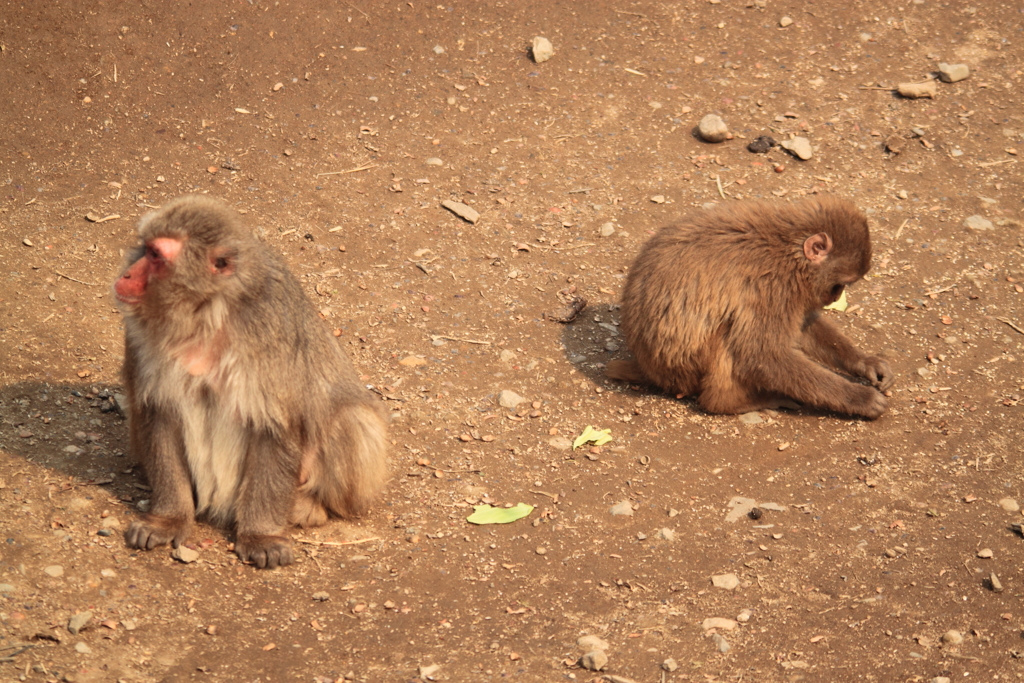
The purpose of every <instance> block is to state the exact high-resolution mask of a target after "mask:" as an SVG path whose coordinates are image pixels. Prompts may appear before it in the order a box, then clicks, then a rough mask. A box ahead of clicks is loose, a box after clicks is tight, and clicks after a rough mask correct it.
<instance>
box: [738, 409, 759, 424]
mask: <svg viewBox="0 0 1024 683" xmlns="http://www.w3.org/2000/svg"><path fill="white" fill-rule="evenodd" d="M739 420H740V422H742V423H743V424H745V425H757V424H761V423H762V422H764V418H763V417H761V413H759V412H757V411H752V412H749V413H743V414H742V415H740V418H739Z"/></svg>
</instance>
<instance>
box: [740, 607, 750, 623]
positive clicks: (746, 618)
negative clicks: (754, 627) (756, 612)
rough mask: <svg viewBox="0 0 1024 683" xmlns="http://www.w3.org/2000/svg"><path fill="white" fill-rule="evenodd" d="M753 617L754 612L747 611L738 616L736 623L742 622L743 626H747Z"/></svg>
mask: <svg viewBox="0 0 1024 683" xmlns="http://www.w3.org/2000/svg"><path fill="white" fill-rule="evenodd" d="M751 616H753V612H751V611H750V610H748V609H745V610H743V611H742V612H740V613H739V614H737V615H736V621H738V622H740V623H741V624H745V623H747V622H748V621H750V617H751Z"/></svg>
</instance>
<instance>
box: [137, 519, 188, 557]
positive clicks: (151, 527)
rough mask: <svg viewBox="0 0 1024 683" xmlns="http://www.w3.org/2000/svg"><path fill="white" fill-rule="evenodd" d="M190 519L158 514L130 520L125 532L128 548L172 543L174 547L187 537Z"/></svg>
mask: <svg viewBox="0 0 1024 683" xmlns="http://www.w3.org/2000/svg"><path fill="white" fill-rule="evenodd" d="M191 530H192V521H191V520H188V519H177V518H174V517H161V516H159V515H143V516H142V518H141V519H137V520H135V521H134V522H132V525H131V526H130V527H128V533H126V534H125V542H127V544H128V547H129V548H141V549H143V550H152V549H153V548H155V547H157V546H158V545H164V544H165V543H170V544H172V545H173V546H174V547H175V548H177V547H178V546H179V545H181V544H182V543H184V542H185V541H186V540H187V539H188V535H189V532H190V531H191Z"/></svg>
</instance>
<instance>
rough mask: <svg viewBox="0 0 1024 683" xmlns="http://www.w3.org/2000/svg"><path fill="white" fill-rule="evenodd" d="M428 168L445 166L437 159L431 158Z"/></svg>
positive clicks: (428, 161)
mask: <svg viewBox="0 0 1024 683" xmlns="http://www.w3.org/2000/svg"><path fill="white" fill-rule="evenodd" d="M426 164H427V166H444V162H443V161H441V160H440V159H438V158H437V157H430V158H429V159H427V161H426Z"/></svg>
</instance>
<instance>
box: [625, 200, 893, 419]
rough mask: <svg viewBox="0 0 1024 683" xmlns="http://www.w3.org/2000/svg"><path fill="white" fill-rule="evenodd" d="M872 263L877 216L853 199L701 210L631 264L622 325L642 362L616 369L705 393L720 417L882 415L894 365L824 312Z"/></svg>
mask: <svg viewBox="0 0 1024 683" xmlns="http://www.w3.org/2000/svg"><path fill="white" fill-rule="evenodd" d="M870 267H871V237H870V235H869V232H868V223H867V218H866V217H865V216H864V214H863V213H861V212H860V211H859V210H858V209H857V208H856V207H855V206H854V205H853V204H851V203H850V202H849V201H846V200H843V199H838V198H834V197H828V196H822V197H816V198H811V199H806V200H803V201H801V202H797V203H794V204H781V203H767V202H761V201H745V202H733V203H729V204H725V205H722V206H719V207H716V208H713V209H711V210H708V211H704V212H700V213H696V214H693V215H692V216H689V217H687V218H686V219H684V220H683V221H682V222H681V223H678V224H676V225H672V226H669V227H665V228H662V229H661V230H660V231H659V232H658V233H657V234H656V235H655V236H654V237H652V238H651V239H650V240H649V241H648V242H647V243H646V244H645V245H644V246H643V248H642V249H641V250H640V254H639V255H638V256H637V258H636V261H635V262H634V263H633V265H632V267H631V268H630V270H629V274H628V277H627V279H626V286H625V289H624V291H623V295H622V318H621V329H622V331H623V334H624V336H625V338H626V341H627V344H628V345H629V349H630V351H631V352H632V355H633V358H634V360H633V361H612V362H611V363H609V364H608V369H607V375H608V376H609V377H610V378H612V379H620V380H626V381H630V382H634V383H647V384H653V385H656V386H658V387H661V388H662V389H664V390H666V391H668V392H671V393H674V394H679V395H696V396H697V400H698V402H699V403H700V405H701V406H702V407H703V408H704V409H705V410H707V411H709V412H712V413H743V412H747V411H751V410H757V409H760V408H764V407H771V406H778V405H779V404H785V403H787V402H789V401H797V402H799V403H802V404H806V405H809V406H814V407H818V408H824V409H827V410H833V411H836V412H840V413H847V414H851V415H860V416H863V417H867V418H871V419H874V418H877V417H878V416H879V415H881V414H882V413H883V412H885V410H886V407H887V402H886V399H885V396H884V395H883V394H882V393H881V392H882V391H884V390H885V389H887V388H888V387H889V386H890V385H891V384H892V381H893V376H892V372H891V371H890V369H889V365H888V363H886V362H885V361H884V360H883V359H881V358H879V357H877V356H866V355H864V354H863V353H861V352H860V351H859V350H857V348H856V347H855V346H854V345H853V344H852V343H851V342H850V341H849V340H848V339H847V338H846V337H845V336H843V334H842V333H841V332H839V330H837V329H836V328H835V327H834V326H833V325H832V324H831V323H829V322H828V321H827V320H825V318H824V317H823V316H822V315H821V310H822V307H824V306H826V305H828V304H830V303H832V302H834V301H836V300H837V299H838V298H839V297H840V295H842V293H843V290H844V289H845V288H846V287H848V286H849V285H851V284H853V283H854V282H856V281H857V280H860V279H861V278H862V277H864V274H865V273H867V272H868V269H869V268H870ZM829 368H832V369H834V370H838V371H839V372H841V373H844V374H845V375H848V376H850V377H853V378H863V379H865V380H867V381H868V382H870V384H871V385H872V386H866V385H864V384H862V383H860V382H857V381H852V380H851V379H849V378H848V377H844V376H843V375H840V374H837V373H836V372H834V371H833V370H832V369H829Z"/></svg>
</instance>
